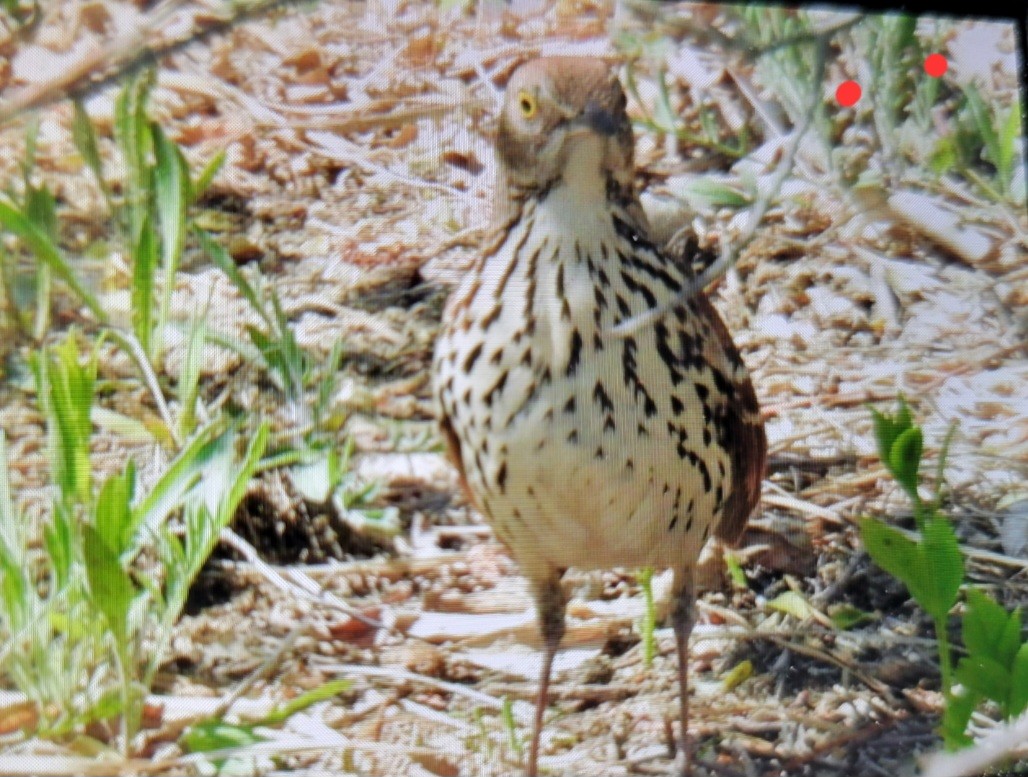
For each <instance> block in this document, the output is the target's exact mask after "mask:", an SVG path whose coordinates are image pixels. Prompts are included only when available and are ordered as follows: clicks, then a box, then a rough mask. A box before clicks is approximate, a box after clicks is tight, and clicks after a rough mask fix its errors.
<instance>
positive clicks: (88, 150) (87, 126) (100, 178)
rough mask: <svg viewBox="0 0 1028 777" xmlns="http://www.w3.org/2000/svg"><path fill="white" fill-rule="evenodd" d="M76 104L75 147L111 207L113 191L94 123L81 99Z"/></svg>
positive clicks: (72, 126)
mask: <svg viewBox="0 0 1028 777" xmlns="http://www.w3.org/2000/svg"><path fill="white" fill-rule="evenodd" d="M74 105H75V118H74V119H73V121H72V125H71V137H72V140H73V141H74V142H75V148H77V149H78V150H79V153H80V154H82V159H83V160H85V163H86V166H87V167H88V168H89V169H90V170H91V171H92V173H93V176H94V177H95V178H96V182H97V184H98V185H99V187H100V191H101V192H102V193H103V196H104V199H105V200H106V201H107V206H108V207H110V205H111V191H110V188H109V187H108V186H107V181H106V180H105V179H104V166H103V161H102V160H101V158H100V146H99V144H98V143H97V142H96V132H95V130H94V129H93V123H92V122H91V121H90V120H89V114H87V113H86V109H85V106H83V104H82V101H81V100H75V101H74Z"/></svg>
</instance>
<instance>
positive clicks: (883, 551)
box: [859, 518, 920, 593]
mask: <svg viewBox="0 0 1028 777" xmlns="http://www.w3.org/2000/svg"><path fill="white" fill-rule="evenodd" d="M859 525H860V536H861V538H862V539H863V540H864V547H865V548H867V552H868V553H869V554H870V555H871V558H872V559H874V562H875V563H876V564H877V565H878V566H880V567H881V568H882V569H884V570H885V571H886V572H888V573H889V574H890V575H892V576H893V577H895V578H897V579H898V580H900V581H902V582H903V583H905V584H906V585H907V587H908V588H909V587H910V583H909V582H908V580H909V577H910V575H911V574H912V573H916V571H917V567H918V563H919V561H920V555H919V553H918V549H917V543H915V542H914V541H913V540H910V539H907V537H906V536H904V535H903V534H902V533H901V532H900V531H898V530H897V529H894V528H893V527H891V526H889V525H887V524H884V523H882V522H881V521H878V520H875V519H874V518H861V519H860V521H859ZM911 593H913V592H911Z"/></svg>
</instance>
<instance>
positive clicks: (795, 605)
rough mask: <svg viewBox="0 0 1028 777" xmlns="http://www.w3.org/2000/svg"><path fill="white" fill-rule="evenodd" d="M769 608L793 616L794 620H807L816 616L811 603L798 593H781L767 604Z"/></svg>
mask: <svg viewBox="0 0 1028 777" xmlns="http://www.w3.org/2000/svg"><path fill="white" fill-rule="evenodd" d="M767 606H768V607H770V608H771V609H772V610H778V611H779V612H784V613H785V614H787V615H792V616H793V617H794V618H799V619H800V620H806V619H807V618H810V617H812V616H813V615H814V613H815V610H814V608H813V607H811V606H810V602H808V601H807V600H806V598H805V597H804V596H803V595H802V594H801V593H799V592H797V591H786V592H785V593H781V594H779V595H778V596H776V597H775V598H774V599H772V600H771V601H770V602H768V603H767Z"/></svg>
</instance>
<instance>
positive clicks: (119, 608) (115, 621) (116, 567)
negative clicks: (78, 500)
mask: <svg viewBox="0 0 1028 777" xmlns="http://www.w3.org/2000/svg"><path fill="white" fill-rule="evenodd" d="M82 550H83V553H84V557H85V562H86V578H87V579H88V580H89V590H90V591H91V592H92V594H93V599H94V601H95V603H96V605H97V607H99V608H100V612H101V613H103V616H104V620H106V621H107V626H108V627H109V628H110V630H111V631H112V632H114V635H115V637H116V638H117V640H118V641H119V642H122V643H124V642H125V640H126V637H127V635H128V611H129V607H130V606H131V604H132V597H133V595H134V594H135V588H134V587H133V585H132V580H131V579H130V578H129V576H128V574H127V573H126V572H125V570H124V569H123V568H122V566H121V562H120V561H119V559H118V554H117V553H115V552H114V549H113V548H111V547H110V546H108V545H107V543H106V542H104V540H103V538H102V537H101V536H100V534H99V532H97V530H96V529H94V528H93V527H92V526H83V527H82Z"/></svg>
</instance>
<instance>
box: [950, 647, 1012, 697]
mask: <svg viewBox="0 0 1028 777" xmlns="http://www.w3.org/2000/svg"><path fill="white" fill-rule="evenodd" d="M956 678H957V681H958V682H960V683H961V684H962V685H965V686H967V687H968V688H970V689H971V690H972V691H974V692H975V693H977V694H979V695H981V696H984V697H986V698H987V699H992V700H993V701H996V702H1000V703H1003V702H1006V700H1007V696H1008V695H1009V692H1010V673H1009V672H1008V671H1007V670H1006V667H1004V666H1001V665H1000V664H999V663H998V662H997V661H995V660H994V659H992V658H989V657H988V656H964V657H963V658H961V659H960V663H959V664H957V671H956Z"/></svg>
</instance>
